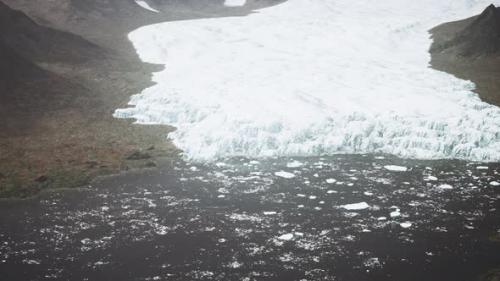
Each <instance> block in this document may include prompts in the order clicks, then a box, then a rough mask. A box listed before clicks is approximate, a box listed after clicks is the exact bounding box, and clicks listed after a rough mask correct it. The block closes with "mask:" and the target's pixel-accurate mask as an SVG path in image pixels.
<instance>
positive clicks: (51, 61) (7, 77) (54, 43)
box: [0, 0, 282, 197]
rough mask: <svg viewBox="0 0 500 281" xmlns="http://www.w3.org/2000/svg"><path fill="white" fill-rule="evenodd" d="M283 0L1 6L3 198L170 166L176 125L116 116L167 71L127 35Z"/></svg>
mask: <svg viewBox="0 0 500 281" xmlns="http://www.w3.org/2000/svg"><path fill="white" fill-rule="evenodd" d="M281 1H282V0H249V1H247V4H246V5H245V6H243V7H225V6H224V5H223V2H224V1H222V0H211V1H204V2H203V3H204V4H203V5H201V4H200V1H196V0H188V1H179V0H154V1H153V0H149V1H148V3H149V5H151V6H152V7H154V8H155V9H157V10H159V13H155V12H152V11H149V10H147V9H144V8H142V7H140V6H139V5H138V4H137V3H136V2H135V1H134V0H86V1H79V0H78V1H77V0H52V1H45V0H0V60H1V61H2V64H0V120H2V122H0V197H4V196H19V195H31V194H33V193H35V192H37V191H39V190H40V189H44V188H48V187H71V186H79V185H84V184H87V183H88V182H89V180H90V179H91V178H93V177H94V176H96V175H102V174H109V173H116V172H119V171H121V170H127V169H129V168H141V167H151V166H155V165H157V164H161V163H169V162H170V160H169V159H170V158H172V157H176V155H177V153H178V151H177V149H176V148H175V147H174V146H173V145H171V144H170V143H168V142H167V141H165V139H166V134H167V133H168V132H169V131H170V130H171V129H172V128H169V127H164V126H163V127H158V126H142V125H141V126H136V125H133V124H131V121H130V120H122V119H115V118H113V117H112V113H113V111H114V110H115V109H116V108H120V107H124V106H126V104H127V103H128V101H129V98H130V96H131V95H133V94H136V93H139V92H140V91H141V90H142V89H144V88H145V87H148V86H150V85H151V75H152V72H153V71H158V70H160V69H161V67H162V66H157V65H150V64H145V63H142V62H141V60H140V59H139V58H138V56H137V54H136V52H135V50H134V48H133V46H132V44H131V43H130V42H129V41H128V39H127V34H128V33H129V32H130V31H132V30H134V29H136V28H138V27H140V26H143V25H147V24H152V23H156V22H163V21H172V20H182V19H195V18H203V17H219V16H243V15H247V14H248V13H251V12H253V10H254V9H256V8H260V7H264V6H268V5H274V4H277V3H279V2H281Z"/></svg>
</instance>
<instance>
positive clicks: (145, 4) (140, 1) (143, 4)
mask: <svg viewBox="0 0 500 281" xmlns="http://www.w3.org/2000/svg"><path fill="white" fill-rule="evenodd" d="M135 3H137V5H139V6H141V7H142V8H144V9H146V10H148V11H151V12H155V13H159V12H160V11H158V10H156V9H154V8H152V7H151V6H149V4H148V2H146V1H143V0H136V1H135Z"/></svg>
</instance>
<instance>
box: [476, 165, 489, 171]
mask: <svg viewBox="0 0 500 281" xmlns="http://www.w3.org/2000/svg"><path fill="white" fill-rule="evenodd" d="M476 169H477V170H488V169H489V167H488V166H477V167H476Z"/></svg>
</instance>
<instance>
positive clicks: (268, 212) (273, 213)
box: [263, 211, 277, 216]
mask: <svg viewBox="0 0 500 281" xmlns="http://www.w3.org/2000/svg"><path fill="white" fill-rule="evenodd" d="M263 214H264V215H265V216H272V215H276V214H277V213H276V212H275V211H264V212H263Z"/></svg>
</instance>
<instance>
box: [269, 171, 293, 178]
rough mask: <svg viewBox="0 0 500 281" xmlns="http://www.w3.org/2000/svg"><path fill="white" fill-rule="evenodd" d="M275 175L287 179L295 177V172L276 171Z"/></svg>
mask: <svg viewBox="0 0 500 281" xmlns="http://www.w3.org/2000/svg"><path fill="white" fill-rule="evenodd" d="M274 175H276V176H278V177H281V178H285V179H292V178H294V177H295V175H294V174H292V173H289V172H285V171H280V172H275V173H274Z"/></svg>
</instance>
